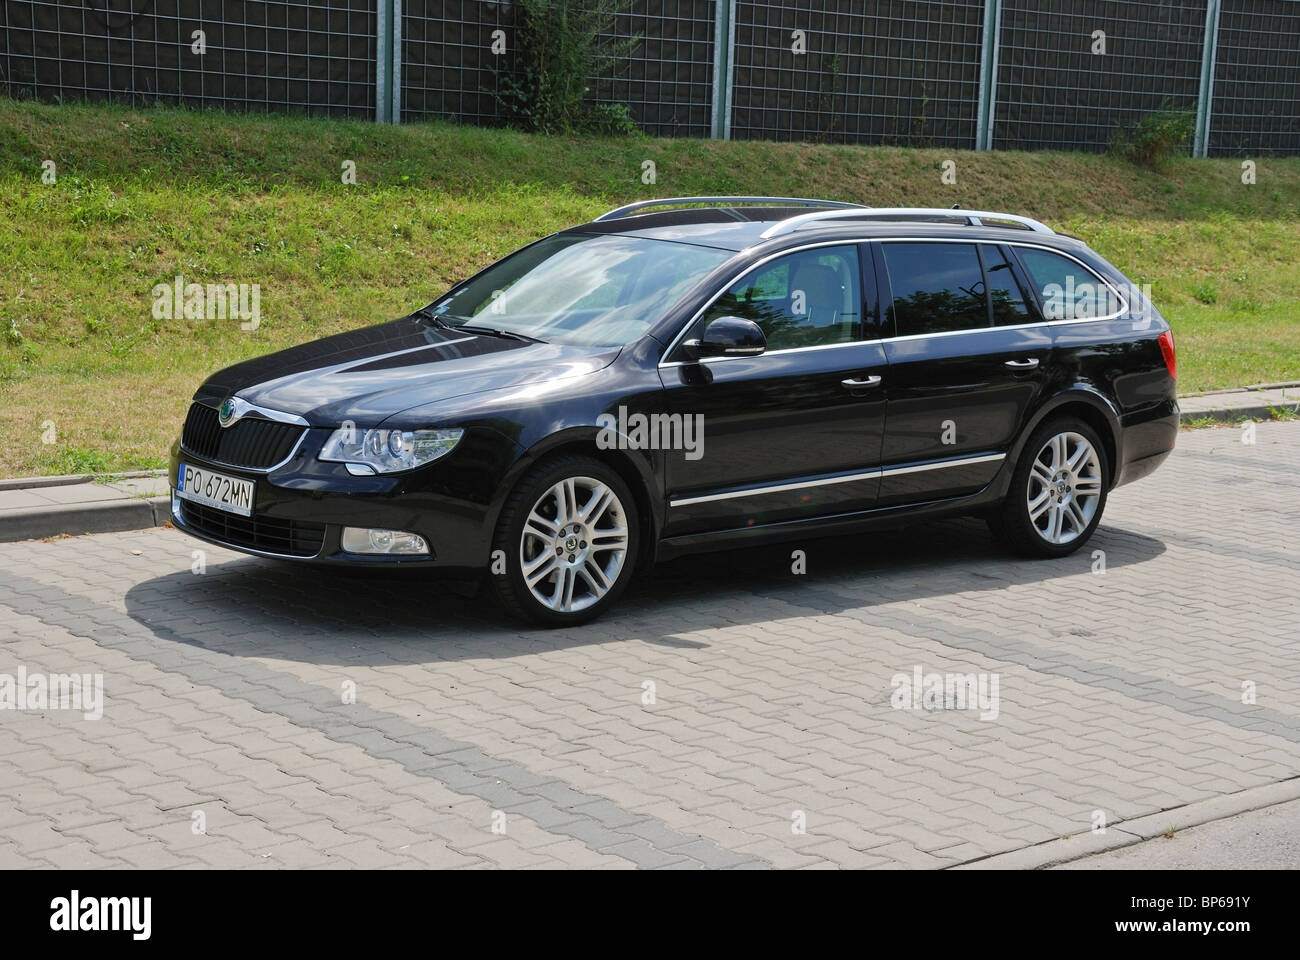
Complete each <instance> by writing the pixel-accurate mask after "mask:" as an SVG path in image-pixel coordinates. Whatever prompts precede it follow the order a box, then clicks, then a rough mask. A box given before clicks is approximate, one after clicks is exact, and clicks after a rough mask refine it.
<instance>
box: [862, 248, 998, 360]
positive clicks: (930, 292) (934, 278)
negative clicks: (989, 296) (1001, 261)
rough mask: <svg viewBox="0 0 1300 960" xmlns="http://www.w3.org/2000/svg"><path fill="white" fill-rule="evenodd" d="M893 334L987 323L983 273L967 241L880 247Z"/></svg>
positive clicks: (928, 331)
mask: <svg viewBox="0 0 1300 960" xmlns="http://www.w3.org/2000/svg"><path fill="white" fill-rule="evenodd" d="M880 249H881V250H883V251H884V254H885V266H886V269H887V270H888V271H889V285H890V288H891V289H892V291H893V295H894V322H895V324H896V326H897V328H898V336H900V337H906V336H911V335H913V334H918V333H944V332H947V331H950V330H969V329H971V328H973V327H987V326H988V325H989V315H988V304H987V302H986V300H985V298H984V271H983V270H981V269H980V259H979V254H978V253H977V252H976V250H975V245H974V244H970V243H882V244H881V245H880Z"/></svg>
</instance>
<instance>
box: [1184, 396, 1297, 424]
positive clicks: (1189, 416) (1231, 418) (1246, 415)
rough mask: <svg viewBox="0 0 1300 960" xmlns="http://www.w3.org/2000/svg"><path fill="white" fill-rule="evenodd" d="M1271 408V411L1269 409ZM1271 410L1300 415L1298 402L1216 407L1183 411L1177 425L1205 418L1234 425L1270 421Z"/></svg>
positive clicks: (1271, 416)
mask: <svg viewBox="0 0 1300 960" xmlns="http://www.w3.org/2000/svg"><path fill="white" fill-rule="evenodd" d="M1270 408H1271V409H1270ZM1273 410H1290V411H1291V412H1292V413H1297V414H1300V400H1293V401H1286V402H1283V403H1274V404H1259V405H1258V406H1250V407H1216V408H1214V409H1211V410H1191V411H1189V410H1183V411H1181V412H1180V413H1179V415H1178V422H1179V423H1191V422H1192V421H1193V420H1204V419H1206V418H1207V417H1208V418H1209V419H1211V420H1217V421H1219V422H1220V423H1236V422H1237V421H1238V420H1271V419H1273Z"/></svg>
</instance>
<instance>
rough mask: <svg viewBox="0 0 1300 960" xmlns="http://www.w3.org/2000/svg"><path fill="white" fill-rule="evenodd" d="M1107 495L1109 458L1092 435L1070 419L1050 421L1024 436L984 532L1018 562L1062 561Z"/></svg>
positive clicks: (1083, 538)
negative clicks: (1019, 556)
mask: <svg viewBox="0 0 1300 960" xmlns="http://www.w3.org/2000/svg"><path fill="white" fill-rule="evenodd" d="M1083 444H1086V447H1084V446H1082V445H1083ZM1109 492H1110V458H1109V457H1108V456H1107V453H1106V447H1105V444H1103V443H1102V442H1101V438H1100V437H1098V436H1097V431H1096V430H1094V429H1093V428H1092V427H1091V426H1089V425H1088V424H1087V423H1084V422H1083V421H1082V420H1078V419H1075V418H1060V419H1055V420H1051V421H1049V422H1048V423H1044V424H1042V425H1040V426H1039V427H1038V428H1037V429H1036V430H1034V432H1033V433H1032V434H1030V436H1029V439H1028V441H1026V443H1025V445H1024V448H1023V449H1022V451H1021V454H1020V460H1019V462H1018V463H1017V464H1016V469H1015V472H1014V473H1013V474H1012V476H1011V486H1010V489H1009V490H1008V491H1007V495H1006V498H1005V499H1004V500H1003V501H1002V504H1001V507H1000V508H999V509H998V510H996V511H995V512H994V513H993V514H992V515H991V516H990V517H989V526H990V527H991V528H992V530H993V534H994V536H995V537H996V538H997V539H998V540H1000V541H1001V542H1002V543H1004V544H1006V545H1007V546H1008V547H1010V548H1011V549H1012V550H1014V551H1016V552H1017V553H1020V554H1023V555H1024V556H1028V557H1064V556H1067V555H1069V554H1071V553H1073V552H1074V551H1076V550H1078V549H1079V548H1080V547H1081V546H1083V545H1084V544H1085V543H1087V542H1088V538H1089V537H1091V536H1092V534H1093V531H1094V530H1096V529H1097V525H1098V524H1099V523H1101V516H1102V513H1103V511H1104V510H1105V508H1106V496H1107V494H1108V493H1109Z"/></svg>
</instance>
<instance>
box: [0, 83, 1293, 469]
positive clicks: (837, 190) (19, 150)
mask: <svg viewBox="0 0 1300 960" xmlns="http://www.w3.org/2000/svg"><path fill="white" fill-rule="evenodd" d="M47 159H49V160H53V161H54V162H55V163H56V165H57V172H58V182H57V183H56V184H54V185H46V184H43V183H42V182H41V164H42V161H44V160H47ZM948 159H952V160H955V161H956V164H957V181H958V182H957V185H956V186H945V185H943V184H941V182H940V166H941V164H942V163H943V161H944V160H948ZM345 160H352V161H355V163H356V171H357V181H358V182H357V184H356V185H344V184H342V183H341V182H340V173H341V169H342V164H343V162H344V161H345ZM644 160H653V161H654V162H655V164H656V166H657V170H658V182H657V184H655V185H645V184H643V183H642V182H641V172H642V162H643V161H644ZM1257 162H1258V178H1259V182H1258V183H1257V184H1256V185H1254V186H1245V185H1243V184H1241V182H1240V164H1239V162H1238V161H1234V160H1191V159H1183V160H1176V161H1174V162H1172V163H1171V164H1170V165H1169V166H1168V168H1167V169H1166V170H1164V171H1162V172H1161V173H1153V172H1151V171H1147V170H1142V169H1139V168H1137V167H1134V166H1132V165H1131V164H1129V163H1127V162H1125V161H1123V160H1120V159H1117V158H1114V157H1109V156H1093V155H1081V154H1063V153H984V154H976V153H972V152H963V151H948V150H909V149H903V148H894V147H872V148H863V147H850V146H835V145H807V144H775V143H762V142H759V143H755V142H731V143H727V142H716V141H705V140H660V139H649V138H622V139H608V138H576V137H537V136H529V135H525V134H520V133H515V132H511V131H503V130H489V129H482V128H475V127H459V126H453V125H448V124H420V125H413V126H403V127H385V126H378V125H375V124H369V123H363V122H356V121H337V120H312V119H306V118H295V117H252V116H248V117H241V116H229V115H224V114H219V113H200V112H190V111H184V110H174V109H159V110H144V111H141V110H130V109H125V108H112V107H99V106H84V105H62V106H49V105H41V104H33V103H16V102H13V101H6V100H0V217H3V222H4V229H3V230H0V475H15V474H31V473H67V472H72V473H76V472H85V471H86V470H87V468H96V469H102V470H129V469H137V468H142V467H153V466H158V465H161V464H163V463H164V460H165V456H166V450H167V447H168V445H169V444H170V442H171V440H172V439H173V437H174V435H175V433H176V431H177V429H178V427H179V423H180V420H181V418H182V417H183V414H184V410H185V406H186V402H187V400H188V398H189V396H190V394H191V393H192V392H193V389H194V387H195V386H196V385H197V384H198V382H199V381H200V380H201V379H202V378H203V377H204V376H205V375H206V374H207V373H209V372H211V371H213V370H215V369H218V368H219V367H222V366H224V365H227V364H229V363H232V362H234V361H236V360H240V359H243V358H246V357H250V356H255V355H257V354H262V353H266V352H269V351H272V350H275V349H278V348H280V347H283V346H287V345H290V344H294V343H300V342H303V341H305V340H309V339H312V338H315V337H319V336H322V335H325V334H329V333H334V332H336V331H339V330H344V329H349V328H352V327H357V326H361V325H365V324H371V323H377V322H380V321H382V320H385V319H389V318H392V317H395V316H399V315H402V314H403V313H406V312H408V311H409V310H410V309H412V308H414V307H415V306H418V305H420V304H423V303H426V302H428V301H429V300H431V299H432V298H433V297H434V296H435V295H437V294H438V293H439V292H441V291H442V290H444V289H445V288H446V287H447V286H448V285H450V284H451V283H452V282H453V281H454V280H457V279H459V278H461V277H463V276H465V275H467V274H468V273H470V272H472V271H474V270H475V269H477V268H479V267H481V266H484V265H485V264H487V263H489V262H490V261H492V260H493V259H496V258H498V257H500V256H502V255H504V254H505V253H508V252H509V251H510V250H512V249H514V248H515V247H517V246H519V245H520V244H522V243H525V242H527V241H529V240H532V239H535V238H536V237H538V236H541V235H544V234H546V233H549V232H552V231H554V230H557V229H560V228H562V227H564V226H567V225H570V224H572V223H575V222H579V221H582V220H584V219H587V218H590V217H591V216H594V215H595V214H597V213H599V212H601V211H603V210H605V209H607V208H608V207H610V206H614V205H616V204H619V203H625V202H629V201H632V200H637V199H645V198H650V197H656V196H670V195H683V194H695V193H704V194H708V193H755V194H781V195H804V196H818V197H827V198H835V199H843V200H854V201H859V202H865V203H871V204H874V205H878V206H910V205H919V206H949V205H951V204H953V203H961V204H962V205H963V206H969V207H982V208H989V209H1002V210H1008V211H1013V212H1018V213H1024V214H1027V215H1030V216H1035V217H1038V218H1039V219H1042V220H1044V221H1046V222H1047V223H1048V224H1049V225H1051V226H1053V227H1054V228H1056V229H1060V230H1063V231H1064V232H1067V233H1071V234H1074V235H1077V236H1080V237H1082V238H1084V239H1085V240H1087V241H1088V242H1089V243H1091V244H1092V245H1093V246H1094V247H1095V248H1096V249H1097V250H1098V251H1100V252H1101V253H1102V254H1103V255H1104V256H1106V257H1107V258H1108V259H1110V260H1111V261H1112V262H1114V263H1115V264H1116V265H1117V266H1118V267H1119V268H1120V269H1121V270H1124V271H1125V273H1127V274H1128V275H1129V276H1130V277H1131V278H1132V279H1133V280H1134V281H1135V282H1138V283H1150V284H1151V288H1152V294H1153V297H1154V298H1155V301H1156V303H1157V305H1158V306H1159V307H1160V309H1161V310H1162V311H1163V312H1164V314H1165V315H1166V316H1167V317H1168V318H1169V320H1170V322H1171V323H1172V324H1173V327H1174V331H1175V335H1176V337H1177V341H1178V347H1179V376H1180V381H1179V386H1180V389H1182V390H1184V391H1195V390H1209V389H1217V388H1222V387H1231V386H1238V385H1244V384H1250V383H1259V382H1269V381H1280V380H1294V379H1300V270H1297V266H1296V265H1297V263H1298V262H1300V160H1296V159H1285V160H1282V159H1268V158H1257ZM177 274H182V275H183V276H184V277H185V278H186V281H187V282H199V283H207V282H235V283H257V284H260V285H261V315H262V322H261V326H260V328H259V329H257V330H256V331H252V332H243V331H241V330H240V329H239V326H238V323H237V322H236V321H201V322H200V321H185V320H174V321H169V320H162V321H159V320H154V318H153V317H152V315H151V307H152V297H151V295H150V291H151V290H152V288H153V286H154V284H156V283H160V282H170V281H171V280H172V278H174V277H175V276H176V275H177ZM50 421H52V422H53V425H54V430H55V443H53V444H45V443H42V442H41V441H42V433H43V432H45V433H47V427H46V426H45V424H47V423H48V422H50Z"/></svg>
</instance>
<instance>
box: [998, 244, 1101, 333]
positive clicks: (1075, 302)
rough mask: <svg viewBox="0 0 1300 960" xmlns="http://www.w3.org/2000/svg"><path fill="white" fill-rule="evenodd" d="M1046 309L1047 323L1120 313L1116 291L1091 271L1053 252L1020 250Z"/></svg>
mask: <svg viewBox="0 0 1300 960" xmlns="http://www.w3.org/2000/svg"><path fill="white" fill-rule="evenodd" d="M1016 253H1017V254H1018V255H1019V257H1020V262H1021V263H1023V264H1024V265H1025V270H1026V271H1028V273H1029V279H1030V282H1031V283H1032V284H1033V285H1034V290H1035V292H1036V293H1037V294H1038V301H1039V303H1041V304H1042V306H1043V319H1044V320H1090V319H1092V318H1093V317H1106V316H1110V315H1111V314H1113V313H1116V312H1118V310H1119V309H1120V302H1119V300H1118V298H1117V297H1116V296H1115V293H1114V291H1112V290H1111V288H1110V287H1109V286H1107V285H1106V284H1105V283H1103V282H1102V281H1101V280H1100V279H1098V277H1097V276H1096V274H1094V273H1093V272H1092V271H1091V270H1088V269H1085V268H1084V267H1082V266H1080V265H1079V264H1078V263H1075V262H1074V261H1073V260H1071V259H1070V258H1069V257H1063V256H1061V255H1060V254H1059V253H1052V252H1051V251H1050V250H1038V249H1036V248H1032V247H1017V248H1016Z"/></svg>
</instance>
